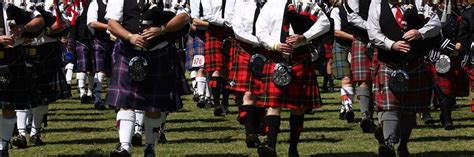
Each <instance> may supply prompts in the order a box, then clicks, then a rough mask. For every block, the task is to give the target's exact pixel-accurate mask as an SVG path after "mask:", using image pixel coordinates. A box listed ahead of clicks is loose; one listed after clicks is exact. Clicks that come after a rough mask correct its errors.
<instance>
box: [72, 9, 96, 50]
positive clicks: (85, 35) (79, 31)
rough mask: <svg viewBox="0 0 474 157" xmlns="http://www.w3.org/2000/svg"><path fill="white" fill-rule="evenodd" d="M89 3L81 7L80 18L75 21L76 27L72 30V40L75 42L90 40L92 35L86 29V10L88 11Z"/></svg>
mask: <svg viewBox="0 0 474 157" xmlns="http://www.w3.org/2000/svg"><path fill="white" fill-rule="evenodd" d="M89 4H90V2H89V3H87V4H86V5H84V6H83V11H82V13H81V15H80V16H78V17H77V19H76V27H75V28H74V29H73V38H74V39H76V40H79V41H81V40H86V41H87V40H91V39H92V33H91V32H90V31H89V28H88V27H87V10H88V9H89Z"/></svg>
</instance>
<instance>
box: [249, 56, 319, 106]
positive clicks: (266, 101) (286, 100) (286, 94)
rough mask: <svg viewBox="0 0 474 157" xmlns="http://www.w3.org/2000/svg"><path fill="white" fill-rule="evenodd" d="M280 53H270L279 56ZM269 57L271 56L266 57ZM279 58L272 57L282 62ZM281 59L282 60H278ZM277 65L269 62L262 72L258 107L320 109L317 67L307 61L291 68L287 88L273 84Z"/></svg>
mask: <svg viewBox="0 0 474 157" xmlns="http://www.w3.org/2000/svg"><path fill="white" fill-rule="evenodd" d="M277 53H279V52H269V53H268V54H273V55H275V54H277ZM266 56H267V57H268V56H269V55H266ZM277 56H279V57H275V56H273V57H270V58H272V60H273V61H278V60H281V56H280V55H277ZM276 58H280V59H276ZM275 65H276V63H274V62H271V61H268V62H267V64H265V66H264V68H263V72H262V74H263V75H262V78H257V79H259V80H261V82H262V84H261V87H260V92H258V93H259V95H257V103H256V105H257V106H260V107H265V108H267V107H281V108H289V109H311V108H319V107H320V95H319V89H318V83H317V79H316V73H315V67H314V65H312V64H311V63H310V60H309V59H307V60H306V61H305V62H304V63H301V64H297V65H295V66H292V67H291V77H292V80H291V82H290V84H288V85H287V86H286V87H278V86H276V85H275V84H274V83H273V79H272V76H273V70H274V67H275Z"/></svg>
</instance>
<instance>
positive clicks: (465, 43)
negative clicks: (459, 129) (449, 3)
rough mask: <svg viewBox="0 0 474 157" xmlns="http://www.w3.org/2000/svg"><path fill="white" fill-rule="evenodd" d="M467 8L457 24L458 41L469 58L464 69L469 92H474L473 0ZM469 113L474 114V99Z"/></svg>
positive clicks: (469, 0) (470, 0)
mask: <svg viewBox="0 0 474 157" xmlns="http://www.w3.org/2000/svg"><path fill="white" fill-rule="evenodd" d="M467 2H468V6H469V7H468V8H466V9H465V10H464V11H463V12H462V15H461V22H460V24H459V41H460V43H461V49H463V50H464V52H465V53H466V55H468V56H469V60H468V61H467V63H466V65H465V66H464V69H465V70H466V71H467V73H468V76H469V86H470V88H471V92H474V46H473V43H474V35H472V34H473V33H474V0H468V1H467ZM471 111H472V112H474V98H472V100H471Z"/></svg>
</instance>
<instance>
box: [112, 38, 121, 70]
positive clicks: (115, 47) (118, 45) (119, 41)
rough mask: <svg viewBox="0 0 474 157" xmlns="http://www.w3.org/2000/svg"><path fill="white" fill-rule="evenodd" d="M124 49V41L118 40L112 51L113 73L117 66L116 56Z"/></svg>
mask: <svg viewBox="0 0 474 157" xmlns="http://www.w3.org/2000/svg"><path fill="white" fill-rule="evenodd" d="M121 48H122V41H121V40H120V39H116V40H115V43H114V49H113V50H112V57H111V58H112V62H111V68H110V70H111V73H112V69H113V66H114V65H115V58H116V57H115V55H116V54H117V53H119V52H120V49H121Z"/></svg>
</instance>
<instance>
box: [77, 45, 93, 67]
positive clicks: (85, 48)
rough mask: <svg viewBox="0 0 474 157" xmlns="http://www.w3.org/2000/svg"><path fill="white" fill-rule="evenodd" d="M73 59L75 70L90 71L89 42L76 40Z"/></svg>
mask: <svg viewBox="0 0 474 157" xmlns="http://www.w3.org/2000/svg"><path fill="white" fill-rule="evenodd" d="M75 45H76V48H75V55H74V56H75V57H76V58H75V59H76V65H75V66H74V69H75V71H76V72H91V71H92V54H91V51H92V48H91V45H90V43H84V42H81V41H77V40H76V44H75Z"/></svg>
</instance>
